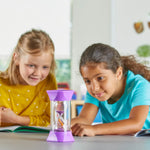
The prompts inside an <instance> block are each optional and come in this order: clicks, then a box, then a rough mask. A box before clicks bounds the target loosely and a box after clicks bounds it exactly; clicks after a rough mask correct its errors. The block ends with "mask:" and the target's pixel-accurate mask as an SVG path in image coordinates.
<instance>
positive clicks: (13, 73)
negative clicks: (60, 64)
mask: <svg viewBox="0 0 150 150" xmlns="http://www.w3.org/2000/svg"><path fill="white" fill-rule="evenodd" d="M55 67H56V65H55V60H54V44H53V41H52V39H51V38H50V37H49V35H48V34H47V33H46V32H44V31H42V30H35V29H32V30H31V31H28V32H26V33H24V34H22V35H21V37H20V38H19V40H18V43H17V45H16V47H15V49H14V51H13V54H12V57H11V61H10V64H9V66H8V68H7V70H6V71H4V72H1V73H0V114H1V117H0V118H1V120H0V125H1V126H8V125H29V126H48V125H49V124H50V106H49V105H50V103H49V98H48V96H47V93H46V90H52V89H56V88H57V84H56V79H55V75H54V72H55Z"/></svg>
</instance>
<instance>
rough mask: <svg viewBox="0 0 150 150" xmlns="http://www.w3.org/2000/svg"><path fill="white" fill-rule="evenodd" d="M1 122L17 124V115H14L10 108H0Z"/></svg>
mask: <svg viewBox="0 0 150 150" xmlns="http://www.w3.org/2000/svg"><path fill="white" fill-rule="evenodd" d="M0 110H1V122H2V123H12V124H17V120H18V115H16V114H15V113H14V112H13V111H12V110H11V109H10V108H5V107H1V108H0Z"/></svg>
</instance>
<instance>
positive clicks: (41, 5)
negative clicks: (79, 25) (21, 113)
mask: <svg viewBox="0 0 150 150" xmlns="http://www.w3.org/2000/svg"><path fill="white" fill-rule="evenodd" d="M70 3H71V2H70V0H42V1H41V0H39V1H38V0H4V1H2V0H1V3H0V41H1V42H0V55H9V54H10V53H11V52H12V50H13V48H14V47H15V46H16V43H17V41H18V38H19V37H20V35H21V34H22V33H24V32H26V31H27V30H30V29H31V28H36V29H42V30H44V31H46V32H47V33H48V34H49V35H50V36H51V38H52V39H53V41H54V44H55V49H56V53H55V54H56V58H70V31H71V26H70Z"/></svg>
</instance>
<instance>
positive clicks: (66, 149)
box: [0, 132, 150, 150]
mask: <svg viewBox="0 0 150 150" xmlns="http://www.w3.org/2000/svg"><path fill="white" fill-rule="evenodd" d="M47 136H48V134H46V133H44V134H43V133H2V132H1V133H0V150H150V137H138V138H137V137H134V136H118V135H114V136H95V137H74V138H75V142H70V143H57V142H47V141H46V138H47Z"/></svg>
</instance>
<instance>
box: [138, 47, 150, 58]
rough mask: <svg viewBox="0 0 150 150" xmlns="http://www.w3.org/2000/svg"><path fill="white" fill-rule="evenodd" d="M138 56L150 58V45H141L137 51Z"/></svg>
mask: <svg viewBox="0 0 150 150" xmlns="http://www.w3.org/2000/svg"><path fill="white" fill-rule="evenodd" d="M136 52H137V54H138V56H140V57H149V56H150V45H141V46H139V47H138V48H137V50H136Z"/></svg>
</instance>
